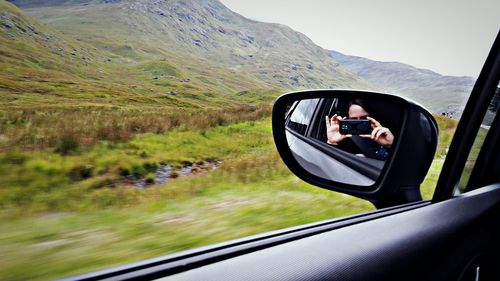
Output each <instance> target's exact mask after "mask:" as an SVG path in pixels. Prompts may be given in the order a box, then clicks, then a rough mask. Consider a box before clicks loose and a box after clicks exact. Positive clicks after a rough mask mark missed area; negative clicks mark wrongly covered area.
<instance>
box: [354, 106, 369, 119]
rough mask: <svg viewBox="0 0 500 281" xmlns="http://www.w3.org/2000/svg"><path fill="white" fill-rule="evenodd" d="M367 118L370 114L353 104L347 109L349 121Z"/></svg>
mask: <svg viewBox="0 0 500 281" xmlns="http://www.w3.org/2000/svg"><path fill="white" fill-rule="evenodd" d="M368 116H370V114H368V112H366V110H365V109H364V108H362V107H361V106H359V105H357V104H353V105H351V106H350V107H349V119H366V117H368Z"/></svg>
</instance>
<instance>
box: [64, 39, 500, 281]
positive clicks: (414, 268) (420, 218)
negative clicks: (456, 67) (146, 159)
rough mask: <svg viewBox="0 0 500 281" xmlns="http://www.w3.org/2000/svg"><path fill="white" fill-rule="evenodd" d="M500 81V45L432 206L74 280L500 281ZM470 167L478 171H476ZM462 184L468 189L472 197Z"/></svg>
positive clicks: (418, 204) (324, 224)
mask: <svg viewBox="0 0 500 281" xmlns="http://www.w3.org/2000/svg"><path fill="white" fill-rule="evenodd" d="M499 78H500V37H497V40H496V41H495V44H494V46H493V48H492V50H491V52H490V55H489V56H488V59H487V61H486V63H485V66H484V68H483V71H482V72H481V75H480V76H479V78H478V80H477V83H476V85H475V86H474V89H473V91H472V94H471V97H470V100H469V102H468V103H467V106H466V108H465V110H464V114H463V117H462V119H461V120H460V122H459V125H458V127H457V130H456V134H455V136H454V139H453V142H452V145H451V147H450V150H449V153H448V155H447V159H446V161H445V164H444V166H443V170H442V172H441V175H440V178H439V181H438V184H437V187H436V191H435V195H434V197H433V199H432V200H429V201H420V202H416V203H409V204H403V205H399V206H394V207H389V208H384V209H380V210H377V211H374V212H370V213H365V214H359V215H354V216H350V217H345V218H338V219H333V220H328V221H322V222H317V223H313V224H309V225H303V226H298V227H294V228H290V229H285V230H281V231H275V232H270V233H265V234H261V235H257V236H252V237H247V238H243V239H239V240H234V241H229V242H226V243H221V244H217V245H212V246H208V247H204V248H199V249H194V250H190V251H186V252H182V253H178V254H173V255H168V256H164V257H159V258H156V259H151V260H147V261H142V262H138V263H135V264H130V265H126V266H122V267H118V268H112V269H108V270H103V271H99V272H94V273H89V274H85V275H80V276H75V277H71V278H69V279H75V280H96V279H109V280H126V279H129V280H131V279H144V278H146V279H157V278H161V279H164V280H461V281H462V280H464V281H465V280H500V268H499V267H498V265H497V263H498V261H499V260H500V257H499V253H500V241H499V237H500V225H499V223H498V221H499V219H500V173H499V172H498V171H499V166H500V161H499V160H498V159H500V158H499V157H500V148H499V146H498V145H497V144H498V143H499V141H500V115H499V114H498V106H496V109H495V110H496V112H495V113H494V115H495V117H494V120H493V122H492V124H491V127H489V128H488V129H487V134H486V137H485V138H484V139H478V137H477V136H478V131H479V130H480V128H481V123H482V121H483V118H484V116H485V114H486V112H487V111H488V108H491V107H492V104H494V97H495V95H498V85H499ZM493 107H494V106H493ZM494 108H495V107H494ZM490 111H491V110H490ZM483 127H484V126H483ZM475 141H476V144H477V146H476V147H480V152H479V153H478V154H477V155H475V154H474V153H473V151H474V150H473V149H471V148H473V146H474V143H475ZM468 159H469V163H472V165H469V167H467V165H466V164H467V163H468ZM471 159H472V161H470V160H471ZM464 167H466V168H467V169H468V170H467V169H465V170H464ZM464 171H465V172H464ZM468 171H469V172H470V173H469V172H468ZM461 178H462V180H461ZM461 181H462V182H465V184H463V186H462V188H461V190H462V191H463V192H462V193H461V192H459V190H460V188H459V186H460V185H459V183H460V182H461Z"/></svg>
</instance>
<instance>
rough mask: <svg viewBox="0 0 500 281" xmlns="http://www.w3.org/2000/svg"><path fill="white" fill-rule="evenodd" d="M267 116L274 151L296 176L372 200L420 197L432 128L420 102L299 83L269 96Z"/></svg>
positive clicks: (384, 202)
mask: <svg viewBox="0 0 500 281" xmlns="http://www.w3.org/2000/svg"><path fill="white" fill-rule="evenodd" d="M272 122H273V135H274V141H275V144H276V147H277V149H278V152H279V153H280V155H281V158H282V159H283V161H284V162H285V164H286V165H287V166H288V168H289V169H290V170H291V171H292V172H293V173H295V174H296V175H297V176H298V177H299V178H301V179H303V180H304V181H306V182H309V183H311V184H313V185H316V186H319V187H323V188H326V189H329V190H334V191H338V192H342V193H346V194H350V195H353V196H356V197H360V198H363V199H367V200H369V201H371V202H372V203H373V204H375V206H377V207H378V208H382V207H388V206H393V205H399V204H403V203H409V202H414V201H419V200H422V197H421V195H420V184H421V183H422V181H423V179H424V177H425V175H426V174H427V171H428V169H429V167H430V165H431V163H432V160H433V156H434V153H435V152H436V147H437V139H438V128H437V124H436V121H435V120H434V118H433V117H432V115H431V114H430V113H429V112H428V111H427V110H425V109H424V108H422V107H421V106H419V105H417V104H415V103H413V102H411V101H408V100H405V99H403V98H401V97H398V96H392V95H388V94H382V93H373V92H364V91H350V90H312V91H302V92H293V93H288V94H284V95H282V96H280V97H279V98H278V99H277V100H276V102H275V104H274V108H273V121H272Z"/></svg>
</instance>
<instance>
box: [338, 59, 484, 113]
mask: <svg viewBox="0 0 500 281" xmlns="http://www.w3.org/2000/svg"><path fill="white" fill-rule="evenodd" d="M330 56H332V57H333V58H334V59H335V60H336V61H337V62H338V63H340V65H341V66H343V67H345V68H347V69H349V70H351V71H352V72H354V73H356V74H357V75H358V76H360V77H361V78H363V79H365V80H366V81H369V82H370V83H373V84H375V85H378V86H380V87H383V88H384V90H386V91H388V92H391V93H393V94H397V95H401V96H405V97H408V98H411V99H413V100H415V101H417V102H419V103H421V104H423V105H425V106H427V107H428V108H429V109H431V110H432V111H434V112H440V113H446V114H448V115H450V114H451V115H455V116H456V115H460V112H461V111H462V109H463V106H464V105H465V102H466V100H467V98H468V96H469V94H470V92H471V90H472V87H473V86H474V82H475V79H474V78H472V77H455V76H443V75H441V74H438V73H436V72H433V71H430V70H426V69H420V68H416V67H413V66H411V65H407V64H402V63H398V62H379V61H373V60H369V59H366V58H362V57H356V56H347V55H344V54H341V53H339V52H336V51H330Z"/></svg>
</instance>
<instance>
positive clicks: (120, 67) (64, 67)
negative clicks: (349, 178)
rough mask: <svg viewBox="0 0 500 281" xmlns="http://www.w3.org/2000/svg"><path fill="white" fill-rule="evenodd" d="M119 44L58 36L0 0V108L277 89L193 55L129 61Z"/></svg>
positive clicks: (190, 100)
mask: <svg viewBox="0 0 500 281" xmlns="http://www.w3.org/2000/svg"><path fill="white" fill-rule="evenodd" d="M34 3H36V2H34ZM45 4H48V3H47V2H45ZM98 33H99V32H96V34H98ZM120 50H122V51H123V50H125V53H123V54H122V55H119V53H120ZM126 50H127V49H126V48H122V49H118V50H117V49H111V48H106V47H102V46H99V45H97V46H96V45H93V43H92V42H90V41H88V42H86V41H84V40H81V38H79V37H73V36H71V34H67V33H66V34H65V33H64V32H61V31H59V30H57V29H55V28H53V27H52V26H51V25H47V24H43V23H40V22H39V21H38V19H36V18H33V17H31V16H29V15H27V14H26V13H25V12H24V11H23V10H21V9H19V8H17V7H16V6H14V5H12V4H11V3H8V2H5V1H4V0H0V69H2V71H1V74H0V93H1V94H2V96H3V99H2V100H1V101H0V107H1V108H2V109H7V108H10V109H13V108H22V109H27V108H41V107H45V108H47V107H50V108H53V107H67V106H71V107H89V106H90V107H95V106H98V107H103V106H104V107H110V106H126V107H131V106H133V107H140V108H142V109H147V108H148V107H155V106H156V107H163V106H174V107H175V108H179V107H189V108H193V107H194V108H196V107H221V106H222V107H226V106H241V105H248V104H255V103H262V102H266V103H270V102H271V101H272V100H273V99H274V98H275V97H276V95H277V92H276V91H270V90H272V88H271V87H268V86H267V85H266V84H265V83H263V82H260V81H257V80H254V79H252V78H250V77H247V76H243V75H239V74H237V73H232V72H231V71H230V70H227V69H225V68H224V67H221V66H217V65H209V64H207V63H206V62H204V61H203V60H201V61H200V59H195V60H191V61H190V63H189V64H183V63H181V62H179V63H175V62H174V60H169V59H167V58H166V57H165V56H161V57H156V59H154V60H147V59H145V60H133V59H131V58H130V57H129V56H127V52H126ZM245 90H246V91H247V92H244V91H245ZM248 90H251V91H249V92H248Z"/></svg>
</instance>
